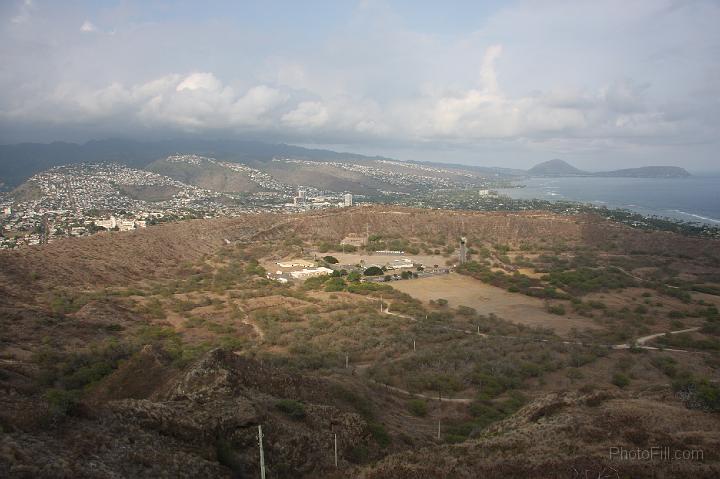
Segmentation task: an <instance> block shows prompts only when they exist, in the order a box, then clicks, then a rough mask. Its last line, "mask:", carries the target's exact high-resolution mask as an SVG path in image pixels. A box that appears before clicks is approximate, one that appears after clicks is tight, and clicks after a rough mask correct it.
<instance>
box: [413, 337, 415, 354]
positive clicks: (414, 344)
mask: <svg viewBox="0 0 720 479" xmlns="http://www.w3.org/2000/svg"><path fill="white" fill-rule="evenodd" d="M413 351H415V340H414V339H413Z"/></svg>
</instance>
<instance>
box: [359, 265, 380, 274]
mask: <svg viewBox="0 0 720 479" xmlns="http://www.w3.org/2000/svg"><path fill="white" fill-rule="evenodd" d="M383 273H384V271H383V270H382V269H381V268H379V267H377V266H370V267H369V268H368V269H366V270H365V272H364V273H363V274H364V275H365V276H381V275H382V274H383Z"/></svg>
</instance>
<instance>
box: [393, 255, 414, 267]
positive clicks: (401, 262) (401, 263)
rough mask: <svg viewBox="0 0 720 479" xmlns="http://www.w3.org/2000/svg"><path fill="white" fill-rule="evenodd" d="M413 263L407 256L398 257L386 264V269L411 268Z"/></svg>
mask: <svg viewBox="0 0 720 479" xmlns="http://www.w3.org/2000/svg"><path fill="white" fill-rule="evenodd" d="M414 266H415V264H414V263H413V262H412V260H410V259H408V258H398V259H394V260H392V261H390V262H389V263H388V264H387V269H412V268H413V267H414Z"/></svg>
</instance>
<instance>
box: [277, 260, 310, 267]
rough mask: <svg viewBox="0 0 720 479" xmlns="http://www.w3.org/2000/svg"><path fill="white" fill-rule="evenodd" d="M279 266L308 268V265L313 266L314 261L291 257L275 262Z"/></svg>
mask: <svg viewBox="0 0 720 479" xmlns="http://www.w3.org/2000/svg"><path fill="white" fill-rule="evenodd" d="M276 264H277V265H278V266H280V267H281V268H297V267H302V268H308V267H310V266H313V265H314V264H315V263H312V262H310V261H307V260H304V259H291V260H288V261H278V262H277V263H276Z"/></svg>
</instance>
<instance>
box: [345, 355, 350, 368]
mask: <svg viewBox="0 0 720 479" xmlns="http://www.w3.org/2000/svg"><path fill="white" fill-rule="evenodd" d="M349 365H350V358H349V357H348V355H347V354H346V355H345V369H347V368H348V366H349Z"/></svg>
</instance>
